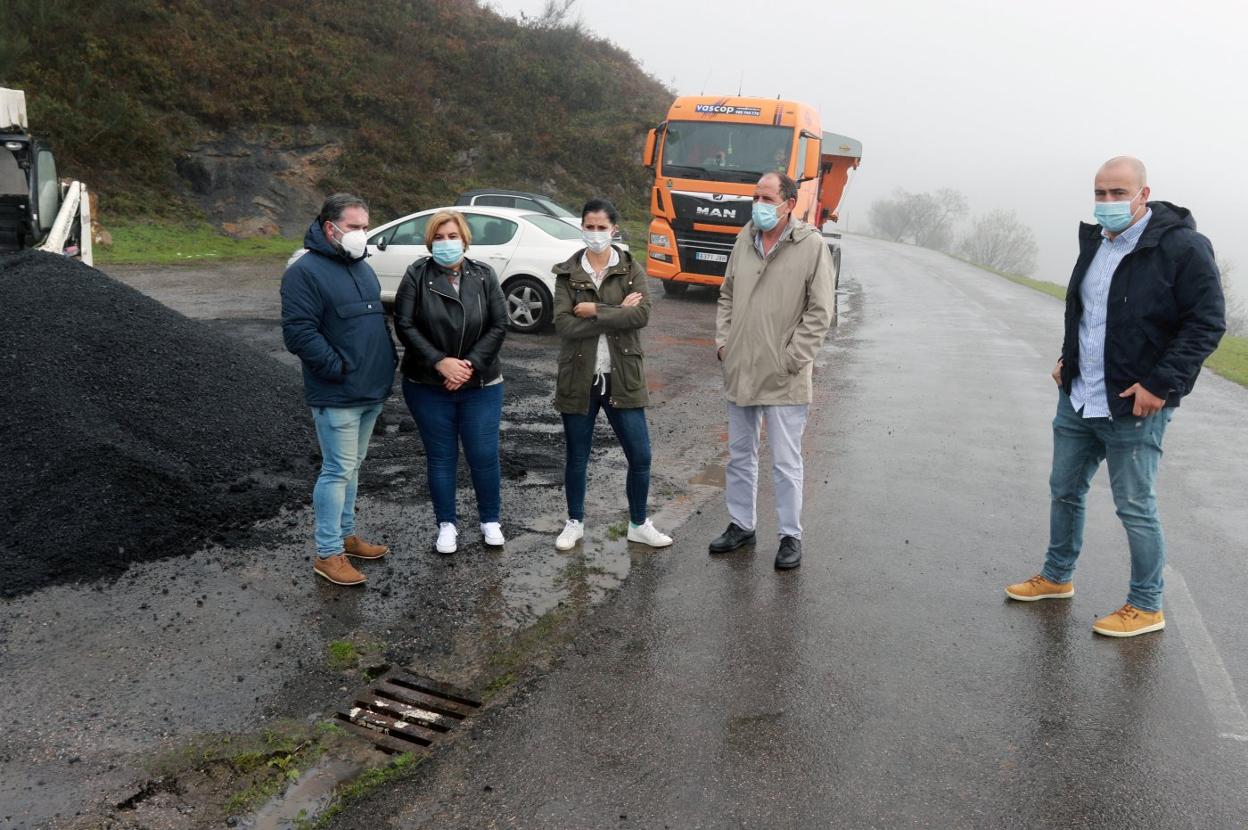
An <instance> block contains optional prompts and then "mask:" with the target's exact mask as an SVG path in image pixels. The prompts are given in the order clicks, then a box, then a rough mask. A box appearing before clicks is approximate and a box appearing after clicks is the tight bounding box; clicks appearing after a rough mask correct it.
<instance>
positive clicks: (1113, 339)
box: [1005, 156, 1226, 637]
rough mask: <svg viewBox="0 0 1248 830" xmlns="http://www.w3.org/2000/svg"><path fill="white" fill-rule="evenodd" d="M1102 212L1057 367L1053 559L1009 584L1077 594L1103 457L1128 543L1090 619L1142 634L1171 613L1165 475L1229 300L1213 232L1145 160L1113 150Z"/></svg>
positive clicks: (1112, 630) (1020, 595) (1083, 259)
mask: <svg viewBox="0 0 1248 830" xmlns="http://www.w3.org/2000/svg"><path fill="white" fill-rule="evenodd" d="M1093 188H1094V195H1095V198H1096V202H1095V205H1094V210H1093V212H1094V214H1095V216H1096V218H1097V221H1098V223H1099V224H1096V225H1089V224H1083V225H1082V226H1081V227H1080V231H1079V260H1078V261H1077V262H1076V264H1075V270H1074V274H1072V276H1071V278H1070V287H1069V288H1068V289H1067V290H1066V336H1065V340H1064V342H1063V343H1062V356H1061V359H1060V360H1058V362H1057V367H1056V368H1054V370H1053V380H1054V382H1056V383H1057V385H1058V387H1059V388H1060V391H1059V395H1058V403H1057V415H1056V417H1055V418H1054V419H1053V471H1052V474H1051V476H1050V479H1049V486H1050V490H1051V495H1052V499H1051V507H1050V514H1049V516H1050V518H1049V547H1048V551H1047V553H1046V555H1045V562H1044V569H1043V570H1042V571H1041V572H1040V573H1039V574H1037V575H1036V576H1033V577H1032V578H1031V579H1029V580H1027V581H1025V582H1020V583H1017V584H1015V585H1010V586H1009V587H1007V588H1006V589H1005V592H1006V594H1008V595H1009V596H1010V597H1011V598H1013V599H1018V600H1024V601H1028V602H1030V601H1033V600H1039V599H1057V598H1066V597H1071V596H1073V595H1074V592H1075V589H1074V584H1073V583H1072V582H1071V577H1072V575H1073V574H1074V570H1075V561H1076V559H1077V558H1078V556H1079V551H1080V549H1081V547H1082V545H1083V519H1084V502H1085V500H1086V496H1087V492H1088V487H1089V485H1090V484H1091V481H1092V476H1093V475H1095V473H1096V470H1097V468H1098V467H1099V466H1100V463H1101V461H1107V462H1108V465H1109V481H1110V487H1111V489H1112V490H1113V493H1114V503H1115V505H1116V506H1117V508H1118V517H1119V518H1120V519H1121V520H1122V524H1123V527H1124V528H1125V529H1126V531H1127V543H1128V547H1129V548H1130V551H1131V586H1130V590H1129V591H1128V593H1127V603H1126V604H1125V605H1124V606H1122V608H1120V609H1118V610H1117V611H1115V612H1113V613H1112V614H1109V615H1107V616H1105V617H1102V618H1101V619H1098V620H1097V621H1096V622H1095V623H1094V624H1093V626H1092V630H1093V631H1095V632H1096V633H1098V634H1104V635H1107V636H1110V637H1134V636H1136V635H1138V634H1145V633H1147V632H1149V631H1158V630H1160V629H1162V628H1164V627H1165V625H1166V620H1165V616H1164V615H1163V614H1162V610H1161V592H1162V569H1163V567H1164V566H1165V558H1166V551H1165V539H1164V538H1163V536H1162V532H1161V522H1160V520H1159V519H1158V517H1157V497H1156V492H1155V490H1154V486H1153V485H1154V482H1155V480H1156V477H1157V468H1158V465H1159V463H1160V461H1161V446H1162V438H1163V437H1164V435H1165V432H1166V426H1167V425H1168V424H1169V423H1170V420H1171V418H1173V417H1174V412H1175V410H1176V409H1177V408H1178V406H1179V403H1180V401H1181V400H1182V399H1183V396H1185V395H1187V394H1188V393H1189V392H1191V391H1192V387H1193V386H1194V385H1195V383H1196V377H1197V375H1199V374H1200V367H1201V365H1202V364H1203V363H1204V362H1205V359H1206V358H1207V357H1209V355H1210V354H1212V353H1213V351H1214V350H1215V349H1216V348H1217V347H1218V341H1219V340H1221V338H1222V334H1223V333H1224V332H1225V331H1226V303H1225V299H1224V297H1223V294H1222V283H1221V279H1220V278H1219V275H1218V269H1217V266H1216V265H1215V264H1214V257H1213V248H1212V246H1211V245H1210V244H1209V240H1208V239H1206V238H1205V237H1204V236H1202V235H1201V234H1199V233H1197V232H1196V221H1195V220H1194V219H1193V218H1192V214H1191V212H1190V211H1188V210H1187V209H1186V208H1181V207H1178V206H1177V205H1172V204H1170V203H1169V202H1150V201H1148V197H1149V188H1148V181H1147V175H1146V172H1145V169H1144V165H1143V164H1142V163H1141V162H1140V161H1139V160H1138V159H1134V158H1131V157H1129V156H1118V157H1116V158H1112V159H1110V160H1109V161H1107V162H1105V164H1103V165H1102V166H1101V169H1100V170H1099V171H1098V172H1097V174H1096V179H1095V181H1094V185H1093Z"/></svg>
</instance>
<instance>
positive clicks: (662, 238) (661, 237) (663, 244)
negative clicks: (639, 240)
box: [650, 233, 672, 248]
mask: <svg viewBox="0 0 1248 830" xmlns="http://www.w3.org/2000/svg"><path fill="white" fill-rule="evenodd" d="M650 244H651V245H653V246H655V247H656V248H670V247H672V245H671V243H670V242H668V241H667V234H665V233H652V234H650Z"/></svg>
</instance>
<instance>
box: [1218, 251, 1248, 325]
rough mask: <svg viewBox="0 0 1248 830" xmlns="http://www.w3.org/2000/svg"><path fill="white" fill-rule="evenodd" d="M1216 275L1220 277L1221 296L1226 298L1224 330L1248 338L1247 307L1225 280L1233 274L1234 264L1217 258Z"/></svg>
mask: <svg viewBox="0 0 1248 830" xmlns="http://www.w3.org/2000/svg"><path fill="white" fill-rule="evenodd" d="M1218 273H1219V274H1221V275H1222V294H1223V295H1224V296H1225V297H1226V330H1227V331H1228V332H1229V333H1231V334H1234V335H1238V336H1240V337H1245V336H1248V305H1246V304H1245V303H1244V300H1243V298H1242V297H1240V296H1239V294H1238V292H1236V291H1234V290H1233V289H1232V288H1231V283H1230V281H1229V280H1227V277H1229V276H1230V275H1231V274H1233V273H1235V263H1233V262H1231V261H1230V260H1229V259H1221V258H1219V259H1218Z"/></svg>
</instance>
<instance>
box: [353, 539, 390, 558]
mask: <svg viewBox="0 0 1248 830" xmlns="http://www.w3.org/2000/svg"><path fill="white" fill-rule="evenodd" d="M342 546H343V547H344V548H345V549H346V550H345V551H344V552H345V553H346V554H347V556H353V557H355V558H356V559H380V558H381V557H383V556H385V555H386V554H387V553H389V552H390V548H388V547H386V546H385V545H374V544H370V543H369V542H365V541H364V540H363V539H361V538H360V537H359V536H348V537H347V538H346V539H343V540H342Z"/></svg>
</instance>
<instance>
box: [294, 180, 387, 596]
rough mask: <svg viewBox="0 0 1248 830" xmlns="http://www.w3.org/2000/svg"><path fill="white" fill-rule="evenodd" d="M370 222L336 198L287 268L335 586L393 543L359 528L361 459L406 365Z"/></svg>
mask: <svg viewBox="0 0 1248 830" xmlns="http://www.w3.org/2000/svg"><path fill="white" fill-rule="evenodd" d="M367 228H368V205H367V204H365V202H364V200H363V199H361V198H359V197H358V196H352V195H350V194H348V193H336V194H334V195H332V196H330V197H329V198H328V199H326V200H325V204H324V205H322V206H321V212H320V215H318V216H317V217H316V220H315V221H314V222H312V224H311V226H309V227H308V232H307V234H306V235H305V236H304V239H303V245H304V250H303V251H301V252H300V253H298V254H296V255H295V256H294V257H293V258H292V259H291V261H290V263H289V264H288V265H287V267H286V273H285V274H284V275H283V276H282V338H283V339H284V340H285V342H286V348H287V349H288V350H289V351H290V352H291V353H292V354H295V355H297V356H298V357H299V359H300V360H301V361H302V362H303V389H304V399H305V400H306V401H307V404H308V406H309V407H311V408H312V419H313V421H315V423H316V435H317V439H318V441H319V442H320V445H321V473H320V476H319V477H318V478H317V480H316V487H315V489H314V490H313V491H312V505H313V510H314V512H315V514H316V531H315V540H316V553H317V557H316V564H315V565H314V566H313V570H314V571H315V573H317V574H318V575H320V576H322V577H324V578H325V579H327V580H329V581H330V582H333V583H334V584H336V585H360V584H363V582H364V581H365V578H364V575H363V574H362V573H360V572H359V571H358V570H356V569H355V567H354V566H353V565H352V564H351V563H350V562H349V561H348V559H347V557H354V558H357V559H379V558H381V557H382V556H385V555H386V554H387V553H388V552H389V550H390V549H389V548H387V547H384V546H382V545H374V544H369V543H368V542H365V541H364V540H362V539H360V537H359V536H357V535H356V533H355V495H356V489H357V487H358V483H359V473H360V466H361V465H362V464H363V463H364V456H365V455H366V454H367V452H368V441H369V438H370V437H371V436H372V434H373V425H374V424H375V423H376V422H377V416H378V415H380V414H381V407H382V404H383V403H384V402H385V400H386V398H387V397H389V396H390V387H391V385H392V384H393V382H394V370H395V367H396V366H397V365H398V355H397V353H396V351H395V348H394V341H393V340H392V339H391V337H390V328H389V326H387V324H386V318H385V315H384V314H383V310H382V306H381V285H380V284H379V283H378V282H377V275H376V274H374V273H373V269H372V268H371V267H370V266H369V265H368V263H366V262H365V261H364V256H365V253H364V252H365V230H366V229H367Z"/></svg>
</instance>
